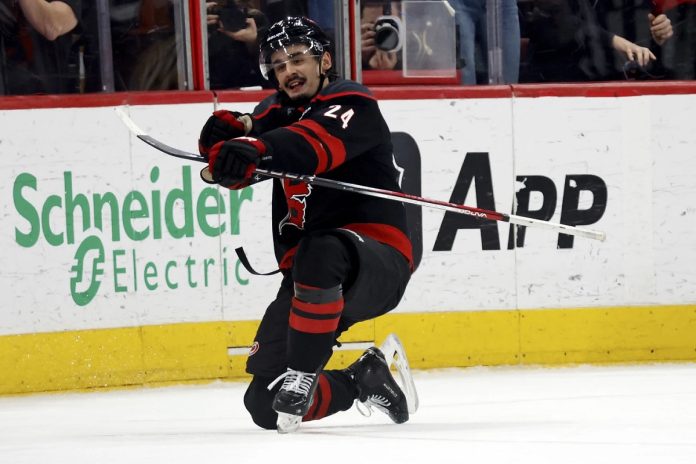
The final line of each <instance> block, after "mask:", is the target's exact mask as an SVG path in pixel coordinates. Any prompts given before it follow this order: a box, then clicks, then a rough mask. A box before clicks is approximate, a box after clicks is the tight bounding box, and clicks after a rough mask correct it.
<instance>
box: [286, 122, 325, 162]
mask: <svg viewBox="0 0 696 464" xmlns="http://www.w3.org/2000/svg"><path fill="white" fill-rule="evenodd" d="M286 129H287V130H289V131H290V132H294V133H295V134H298V135H300V136H302V137H303V138H304V139H305V140H306V141H307V143H309V144H310V145H311V146H312V149H314V153H315V154H316V155H317V168H316V169H315V170H314V173H315V174H319V173H322V172H324V171H326V170H327V169H328V164H329V155H328V153H326V149H325V148H324V145H322V143H321V142H320V141H319V140H317V139H315V138H314V137H313V136H312V135H310V134H308V133H307V132H305V131H304V130H302V129H299V128H297V127H295V126H294V125H292V126H287V127H286Z"/></svg>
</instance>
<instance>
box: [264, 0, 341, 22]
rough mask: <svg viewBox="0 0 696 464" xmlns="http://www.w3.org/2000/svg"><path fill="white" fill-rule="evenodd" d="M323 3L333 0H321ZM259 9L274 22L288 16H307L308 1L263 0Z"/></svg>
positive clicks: (269, 20)
mask: <svg viewBox="0 0 696 464" xmlns="http://www.w3.org/2000/svg"><path fill="white" fill-rule="evenodd" d="M319 1H321V2H322V3H328V2H333V0H319ZM259 9H260V10H261V11H263V13H264V14H265V15H266V17H267V18H268V22H269V23H270V24H273V23H275V22H278V21H280V20H281V19H285V18H287V17H288V16H307V2H306V1H305V0H261V2H260V6H259Z"/></svg>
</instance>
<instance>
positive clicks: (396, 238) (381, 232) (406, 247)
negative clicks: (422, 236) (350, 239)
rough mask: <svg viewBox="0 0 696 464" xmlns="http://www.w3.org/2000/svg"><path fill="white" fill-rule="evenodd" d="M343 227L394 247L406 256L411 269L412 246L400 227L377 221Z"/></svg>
mask: <svg viewBox="0 0 696 464" xmlns="http://www.w3.org/2000/svg"><path fill="white" fill-rule="evenodd" d="M343 228H344V229H348V230H352V231H353V232H357V233H358V234H363V235H366V236H368V237H370V238H372V239H374V240H377V241H378V242H380V243H384V244H386V245H390V246H392V247H394V248H396V249H397V250H398V251H399V252H400V253H401V254H402V255H404V256H405V257H406V259H407V260H408V264H409V265H410V266H411V269H413V246H412V245H411V240H410V239H409V238H408V237H407V236H406V234H404V233H403V231H401V230H400V229H398V228H396V227H394V226H390V225H387V224H378V223H359V224H348V225H345V226H343Z"/></svg>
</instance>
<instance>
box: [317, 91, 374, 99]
mask: <svg viewBox="0 0 696 464" xmlns="http://www.w3.org/2000/svg"><path fill="white" fill-rule="evenodd" d="M351 95H352V96H356V97H362V98H369V99H370V100H375V101H377V99H376V98H375V97H374V96H372V95H370V94H369V93H364V92H356V91H350V92H337V93H331V94H328V95H317V96H316V97H314V98H313V99H312V101H314V100H319V101H327V100H332V99H334V98H341V97H348V96H351Z"/></svg>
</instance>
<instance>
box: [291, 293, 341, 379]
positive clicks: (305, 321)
mask: <svg viewBox="0 0 696 464" xmlns="http://www.w3.org/2000/svg"><path fill="white" fill-rule="evenodd" d="M342 312H343V292H342V289H341V285H336V286H335V287H331V288H316V287H310V286H308V285H303V284H300V283H298V282H295V296H294V297H293V298H292V307H291V309H290V321H289V330H288V365H289V366H290V368H291V369H294V370H298V371H302V372H316V371H317V370H318V369H320V368H321V367H322V366H323V365H324V364H325V363H326V361H328V359H329V357H330V356H331V349H332V347H333V343H334V339H335V333H336V329H337V328H338V322H339V321H340V319H341V313H342Z"/></svg>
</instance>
